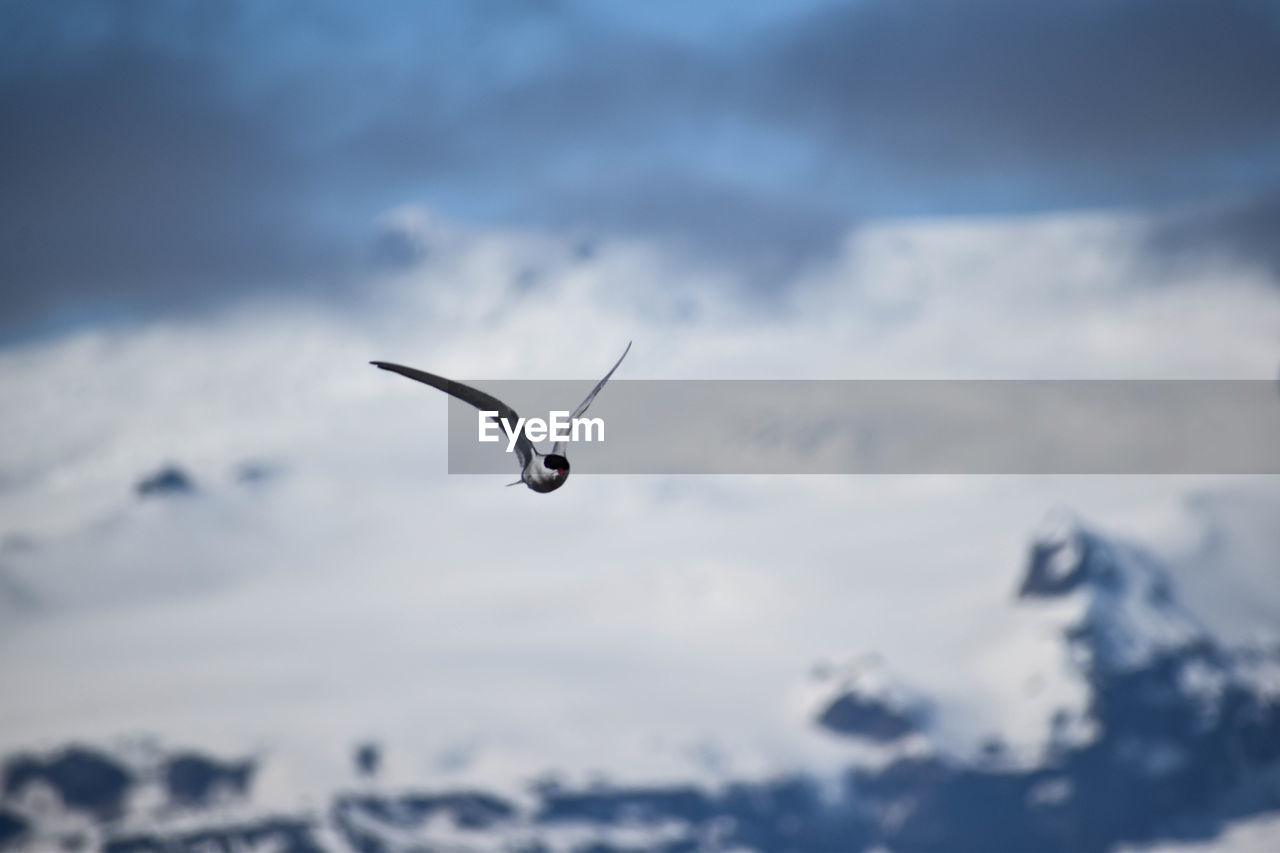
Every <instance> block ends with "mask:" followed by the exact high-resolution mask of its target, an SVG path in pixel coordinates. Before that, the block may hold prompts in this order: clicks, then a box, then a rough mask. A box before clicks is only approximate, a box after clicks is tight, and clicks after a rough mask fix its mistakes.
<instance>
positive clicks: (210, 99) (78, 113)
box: [0, 32, 334, 332]
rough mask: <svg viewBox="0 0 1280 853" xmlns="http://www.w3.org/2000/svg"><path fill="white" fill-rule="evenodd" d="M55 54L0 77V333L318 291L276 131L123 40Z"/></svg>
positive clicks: (290, 165)
mask: <svg viewBox="0 0 1280 853" xmlns="http://www.w3.org/2000/svg"><path fill="white" fill-rule="evenodd" d="M59 48H60V46H59V45H58V44H56V43H46V44H44V45H43V49H44V51H45V52H42V53H40V54H39V55H38V56H35V57H33V58H32V60H31V61H29V62H28V63H27V64H26V65H25V67H23V68H21V69H19V70H13V69H7V70H6V71H7V73H4V74H3V75H2V76H0V124H2V125H3V127H4V129H5V130H4V133H3V135H0V186H3V187H4V194H3V201H2V202H0V281H3V282H4V304H5V311H4V318H5V319H4V321H3V324H0V325H3V328H0V332H12V331H13V330H14V329H15V328H18V327H20V326H21V325H22V324H24V323H32V322H35V323H39V322H41V321H42V320H43V321H46V322H47V321H48V320H49V319H50V318H51V317H52V316H56V315H58V314H59V313H61V312H67V311H74V312H76V313H77V314H79V313H83V312H84V311H85V310H86V309H87V308H93V307H96V308H105V309H116V310H118V309H119V308H121V307H128V306H130V305H135V304H144V303H145V304H161V305H170V306H172V305H178V304H184V303H188V302H190V301H191V300H192V299H193V298H196V299H204V298H208V297H211V296H213V295H216V294H221V293H225V292H228V291H230V292H235V291H238V290H242V289H244V288H246V287H251V286H261V285H262V284H264V283H271V284H274V285H288V284H290V283H291V282H294V281H297V280H300V279H303V278H311V279H312V280H313V281H314V280H323V279H324V278H325V271H326V270H331V269H332V267H333V261H334V257H333V254H334V252H333V245H334V244H333V241H332V240H326V239H323V238H322V236H327V235H321V234H320V233H319V228H318V226H316V225H315V224H313V223H312V222H310V221H309V217H308V214H307V200H308V198H307V195H308V190H309V186H308V175H307V172H306V170H305V168H304V166H303V165H302V162H301V158H300V156H299V155H298V154H297V153H296V151H295V150H294V146H293V145H292V140H291V137H290V129H289V128H288V127H287V126H285V125H284V123H283V122H281V121H280V120H278V117H277V116H275V115H272V114H270V113H268V112H267V111H266V110H265V109H262V108H255V107H254V106H251V105H246V104H243V103H239V102H237V101H236V100H235V99H234V98H233V97H232V95H231V93H230V92H229V91H228V87H226V86H225V85H223V81H224V80H225V71H224V70H223V69H220V68H218V67H216V66H215V65H214V64H212V63H211V61H210V60H209V58H207V57H201V56H197V55H193V54H192V53H190V52H185V53H178V52H174V51H172V50H166V49H164V48H161V47H157V46H156V45H153V44H148V43H147V42H146V41H145V40H143V39H141V38H138V37H135V36H134V34H131V33H128V32H124V33H118V32H109V33H108V34H107V35H106V36H105V37H101V38H100V39H98V40H97V41H96V42H95V43H94V44H92V45H89V46H85V47H82V48H80V49H77V50H75V51H72V52H66V51H61V50H60V49H59ZM51 53H52V54H58V53H61V54H62V55H55V56H50V54H51Z"/></svg>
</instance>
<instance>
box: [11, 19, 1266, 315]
mask: <svg viewBox="0 0 1280 853" xmlns="http://www.w3.org/2000/svg"><path fill="white" fill-rule="evenodd" d="M677 6H678V4H674V5H672V6H671V7H670V8H669V10H668V11H667V12H665V13H660V14H659V13H655V15H656V17H655V16H652V15H651V16H650V17H649V18H648V19H646V22H645V26H643V27H641V28H637V27H634V26H632V23H633V22H628V21H627V20H625V19H624V17H623V16H621V15H620V14H612V13H611V12H610V11H609V8H608V7H604V6H600V5H597V4H587V3H578V4H574V3H566V2H560V3H543V4H538V5H523V4H495V3H475V4H448V5H445V4H430V5H428V4H417V3H399V2H387V3H383V4H373V5H369V6H361V7H360V8H359V9H358V10H357V9H356V7H352V6H348V5H346V4H341V3H323V2H320V3H307V4H298V5H290V4H271V5H264V4H250V3H240V4H237V3H207V4H195V3H193V4H176V5H172V6H163V7H156V6H154V5H152V4H135V3H130V2H123V0H121V2H116V3H84V4H78V5H69V6H63V5H59V6H58V7H57V8H54V7H53V6H51V5H50V4H39V3H22V2H13V3H10V4H6V5H5V6H4V7H3V11H0V18H3V19H4V20H3V21H0V48H2V49H0V126H2V127H3V129H4V133H3V134H2V135H0V186H3V187H4V194H3V196H2V197H0V282H3V288H4V290H3V302H4V311H3V317H4V319H3V321H0V334H5V333H11V332H13V331H14V330H18V329H22V328H29V327H32V326H38V325H39V324H40V323H46V324H47V323H48V322H49V318H50V317H57V316H58V315H59V312H60V311H61V312H63V313H65V312H66V311H67V310H73V311H74V312H75V313H77V314H84V313H91V312H92V311H94V310H99V309H118V308H120V306H125V307H129V306H133V305H140V306H144V307H147V306H150V307H155V306H161V307H163V306H173V305H189V304H192V303H193V302H194V303H197V304H198V303H201V302H203V301H207V300H209V299H212V298H217V297H218V296H220V295H221V294H223V293H225V292H233V293H234V292H243V291H244V290H245V289H250V288H272V289H274V288H279V287H293V288H310V289H314V288H322V289H323V288H327V287H332V286H333V285H334V283H335V280H336V279H338V278H340V277H341V275H340V272H341V271H342V270H344V269H346V268H347V266H346V265H347V264H349V263H354V262H355V261H353V260H352V259H353V258H362V257H368V256H369V254H370V250H369V249H368V247H367V246H364V245H362V243H363V242H364V241H367V240H368V239H371V235H372V234H373V232H374V229H373V226H372V223H373V222H374V220H375V219H376V216H377V214H378V213H379V212H380V211H382V210H385V209H387V208H390V207H392V206H394V205H397V204H401V203H405V202H424V201H425V202H426V203H428V204H433V205H436V206H439V207H441V208H442V209H443V210H444V211H445V213H446V214H450V215H454V216H459V217H462V218H473V219H481V220H518V221H521V222H527V223H532V224H540V223H541V224H551V225H560V224H572V225H574V226H575V227H583V228H587V229H588V230H590V229H595V230H599V231H624V232H629V233H641V234H648V235H653V236H656V237H659V238H661V239H664V240H667V241H674V242H675V243H676V244H678V245H680V246H681V247H684V248H688V249H691V250H694V251H700V252H703V253H705V254H706V255H707V256H708V257H712V258H714V259H716V260H718V261H723V262H726V263H731V264H736V265H737V266H738V268H739V269H740V270H743V271H744V277H745V278H746V279H748V280H751V281H753V282H756V283H759V282H760V281H779V280H783V279H784V278H785V277H786V272H787V271H788V270H793V269H794V268H795V267H796V266H797V265H801V264H804V263H807V262H809V261H811V260H813V259H814V258H817V257H821V256H822V255H823V254H824V253H826V252H828V251H829V250H830V249H831V247H832V246H833V245H834V243H835V241H836V240H837V239H838V237H839V235H840V233H841V232H842V231H843V230H844V229H845V228H847V227H848V225H849V223H851V222H855V221H858V220H859V219H860V218H862V217H873V216H877V215H884V214H912V213H929V214H937V213H970V212H1008V211H1017V210H1033V209H1041V210H1042V209H1050V208H1061V207H1070V206H1094V205H1110V204H1124V205H1135V204H1158V203H1166V202H1179V201H1186V200H1189V199H1195V198H1199V197H1203V196H1222V195H1225V194H1230V193H1240V192H1250V193H1256V192H1258V191H1260V190H1262V189H1265V188H1267V187H1276V186H1280V157H1278V156H1277V155H1276V153H1275V152H1276V151H1280V94H1278V93H1280V25H1278V24H1277V21H1280V14H1278V12H1277V4H1276V3H1274V2H1262V0H1236V2H1230V3H1223V2H1220V0H1105V2H1104V0H1077V2H1072V3H1054V4H1049V3H1026V2H1023V0H974V2H971V3H965V4H956V3H953V2H948V1H947V0H867V2H862V3H857V4H844V3H840V4H830V5H816V6H815V5H814V4H806V5H803V6H797V7H795V8H796V9H797V10H798V11H796V12H794V13H792V14H791V15H790V16H789V17H788V16H784V15H775V16H771V17H768V18H766V19H753V20H755V23H751V24H743V25H740V26H735V27H733V28H730V27H729V26H728V25H726V26H725V27H724V28H722V29H721V30H719V31H718V32H717V31H716V29H715V28H714V27H711V26H707V25H705V22H704V24H699V26H697V27H692V28H680V30H681V31H680V34H679V35H678V37H677V36H676V35H668V34H666V33H664V31H663V28H662V26H661V14H670V15H676V14H682V13H681V12H679V10H678V8H677ZM761 20H763V21H764V23H761ZM674 29H675V28H673V30H674ZM1264 219H1265V217H1264ZM1251 221H1252V220H1251ZM1256 227H1258V226H1255V225H1246V224H1244V223H1243V222H1234V221H1230V222H1228V221H1224V222H1223V223H1222V224H1221V229H1222V230H1223V231H1224V233H1225V232H1226V231H1231V230H1233V229H1236V230H1240V233H1241V234H1242V235H1243V236H1242V238H1241V239H1242V240H1245V242H1250V241H1252V242H1254V243H1256V242H1258V240H1259V239H1261V238H1251V237H1248V236H1247V234H1248V233H1252V232H1249V229H1250V228H1256ZM1263 227H1264V228H1265V227H1266V226H1263ZM1228 242H1229V241H1228ZM374 254H376V252H374Z"/></svg>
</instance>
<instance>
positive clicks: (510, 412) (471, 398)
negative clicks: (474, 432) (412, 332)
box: [369, 361, 612, 471]
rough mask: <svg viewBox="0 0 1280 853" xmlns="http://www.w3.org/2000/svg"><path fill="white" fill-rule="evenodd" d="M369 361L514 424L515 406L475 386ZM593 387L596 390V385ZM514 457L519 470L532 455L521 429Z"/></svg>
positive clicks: (529, 442) (386, 363)
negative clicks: (518, 459)
mask: <svg viewBox="0 0 1280 853" xmlns="http://www.w3.org/2000/svg"><path fill="white" fill-rule="evenodd" d="M369 363H370V364H372V365H373V366H375V367H381V368H382V369H383V370H390V371H391V372H392V373H399V374H400V375H401V376H407V377H409V378H410V379H414V380H417V381H418V382H421V383H423V384H425V385H430V386H431V387H432V388H439V389H440V390H441V391H443V392H444V393H446V394H448V395H449V396H450V397H457V398H458V399H459V400H461V401H462V402H464V403H470V404H471V405H473V406H475V407H476V408H477V409H479V410H480V411H482V412H497V413H498V417H499V418H500V419H501V420H503V421H506V422H507V423H508V424H510V426H511V427H515V425H516V421H518V420H519V419H520V416H519V415H517V414H516V411H515V409H513V408H511V407H510V406H508V405H507V404H506V403H504V402H502V401H501V400H499V399H498V398H497V397H494V396H491V395H489V394H486V393H484V392H483V391H481V390H479V389H478V388H472V387H471V386H470V385H464V384H463V383H461V382H454V381H453V380H452V379H445V378H444V377H443V376H436V375H435V374H434V373H427V372H426V371H425V370H418V369H417V368H414V367H405V366H404V365H403V364H392V363H391V362H389V361H371V362H369ZM610 372H612V371H610ZM605 378H608V377H605ZM601 384H604V383H601ZM596 390H597V391H598V390H600V389H599V388H597V389H596ZM591 393H592V396H594V395H595V391H593V392H591ZM516 456H518V457H520V469H521V470H522V471H523V470H524V467H525V466H526V465H528V464H529V460H531V459H532V458H533V442H531V441H529V439H528V437H527V436H526V435H525V434H524V430H520V432H519V434H517V436H516Z"/></svg>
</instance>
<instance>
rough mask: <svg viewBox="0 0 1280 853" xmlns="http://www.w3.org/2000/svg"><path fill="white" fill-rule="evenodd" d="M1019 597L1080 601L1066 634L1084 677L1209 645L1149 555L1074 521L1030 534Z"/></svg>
mask: <svg viewBox="0 0 1280 853" xmlns="http://www.w3.org/2000/svg"><path fill="white" fill-rule="evenodd" d="M1018 597H1019V599H1020V600H1024V601H1028V600H1036V599H1056V600H1072V601H1076V602H1078V603H1079V605H1080V609H1079V616H1078V617H1077V618H1075V619H1073V620H1071V621H1070V622H1069V624H1068V625H1067V628H1066V634H1067V639H1068V641H1069V643H1070V645H1071V654H1072V659H1073V661H1074V662H1075V663H1076V665H1077V666H1078V667H1079V668H1080V669H1081V671H1082V672H1084V673H1086V674H1097V673H1099V672H1125V671H1130V670H1134V669H1137V668H1139V667H1142V666H1145V665H1147V664H1148V663H1149V662H1150V661H1152V660H1153V659H1155V658H1157V657H1159V656H1161V655H1162V654H1167V653H1172V652H1175V651H1178V650H1183V649H1187V648H1190V647H1192V646H1195V645H1198V644H1202V643H1204V642H1206V640H1207V634H1206V632H1205V629H1204V627H1203V626H1202V625H1201V624H1200V622H1199V620H1197V619H1196V618H1195V617H1194V616H1192V615H1191V614H1190V613H1189V612H1188V611H1187V610H1185V609H1184V608H1183V607H1182V605H1181V604H1180V603H1179V601H1178V599H1177V595H1176V592H1175V589H1174V585H1173V582H1172V580H1171V579H1170V577H1169V575H1168V573H1167V572H1166V571H1165V569H1164V568H1163V567H1162V566H1161V565H1160V564H1159V562H1158V561H1157V560H1156V559H1155V558H1154V557H1153V556H1152V555H1151V554H1149V553H1147V552H1146V551H1144V550H1142V549H1141V548H1138V547H1136V546H1133V545H1130V544H1127V543H1123V542H1118V541H1115V540H1112V539H1108V538H1107V537H1105V536H1102V535H1100V534H1098V533H1096V532H1094V531H1092V530H1090V529H1089V528H1087V527H1085V526H1084V525H1083V524H1081V523H1080V522H1078V521H1076V520H1070V521H1064V520H1063V519H1061V518H1055V519H1053V520H1052V522H1051V523H1050V524H1049V525H1047V526H1046V528H1045V529H1044V530H1043V531H1042V533H1041V534H1040V535H1039V536H1037V537H1036V539H1035V541H1034V542H1033V544H1032V547H1031V555H1030V560H1029V562H1028V566H1027V572H1026V574H1025V576H1024V577H1023V580H1022V584H1021V586H1020V588H1019V590H1018Z"/></svg>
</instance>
